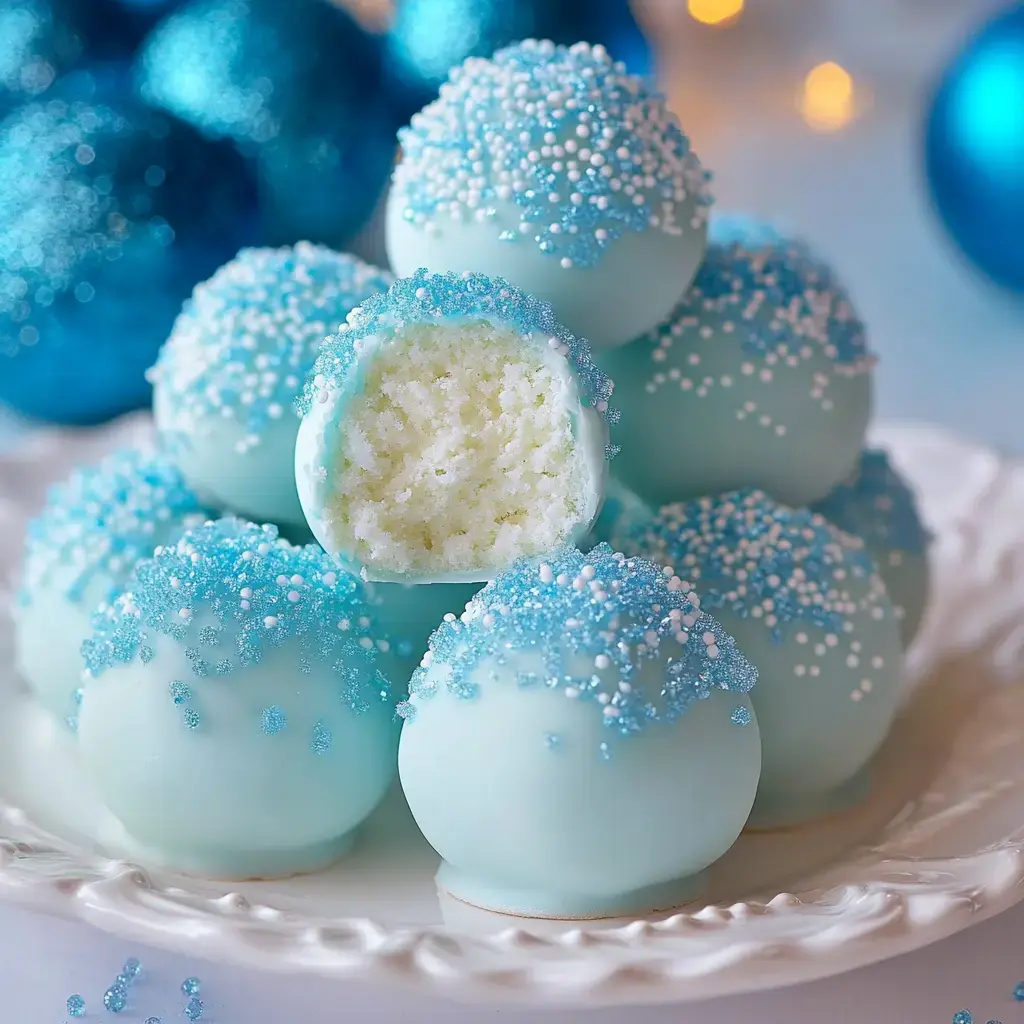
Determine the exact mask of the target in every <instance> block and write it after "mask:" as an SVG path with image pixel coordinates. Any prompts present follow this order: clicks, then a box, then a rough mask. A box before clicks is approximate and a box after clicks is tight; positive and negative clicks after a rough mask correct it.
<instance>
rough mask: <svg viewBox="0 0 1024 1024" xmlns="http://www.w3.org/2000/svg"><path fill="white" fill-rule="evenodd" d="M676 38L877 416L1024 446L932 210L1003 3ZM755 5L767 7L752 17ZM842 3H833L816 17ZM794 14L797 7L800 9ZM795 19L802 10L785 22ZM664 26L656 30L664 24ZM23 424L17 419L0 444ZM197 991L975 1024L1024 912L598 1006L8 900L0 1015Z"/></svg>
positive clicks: (372, 1008) (868, 6)
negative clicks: (833, 97) (849, 77)
mask: <svg viewBox="0 0 1024 1024" xmlns="http://www.w3.org/2000/svg"><path fill="white" fill-rule="evenodd" d="M651 5H652V7H654V8H656V9H657V11H660V15H659V17H660V19H661V23H662V26H661V29H660V30H659V37H660V38H666V39H667V40H668V42H667V44H666V46H667V49H668V51H669V52H668V54H667V56H666V62H665V66H666V67H667V69H668V71H667V81H668V82H669V88H670V91H671V94H672V96H673V101H674V103H675V105H676V107H677V109H679V110H680V112H681V113H682V115H683V119H684V127H686V128H687V130H688V131H689V132H690V133H691V135H692V136H693V138H694V140H695V142H696V145H697V148H698V151H699V152H700V153H701V155H702V156H703V158H704V159H705V161H706V163H707V164H708V165H709V166H711V167H712V168H713V169H714V170H715V172H716V187H715V191H716V194H717V196H718V198H719V201H720V203H721V205H723V206H727V207H730V208H733V209H746V210H752V211H755V212H758V213H761V214H771V215H773V216H775V217H778V218H781V219H782V220H783V221H784V223H786V224H787V225H789V226H792V227H793V228H795V229H796V230H798V231H800V232H801V233H802V234H804V235H805V236H807V237H808V238H809V239H810V240H811V241H812V242H813V243H814V244H815V245H817V247H818V248H819V249H820V250H821V251H823V252H824V253H825V254H826V255H827V256H828V257H829V258H830V259H832V260H833V261H834V262H835V263H836V264H837V265H838V266H839V267H840V269H841V271H842V273H843V276H844V277H845V279H846V281H847V283H848V284H849V286H850V288H851V291H852V293H853V295H854V298H855V299H856V301H857V303H858V306H859V308H860V310H861V312H862V314H863V316H864V317H865V319H866V320H867V322H868V324H869V326H870V328H871V331H872V337H873V340H874V344H875V347H876V349H877V350H878V351H879V352H880V354H881V355H882V359H883V362H882V365H881V367H880V371H879V412H880V414H881V415H883V416H885V417H887V418H916V419H928V420H932V421H936V422H941V423H944V424H946V425H947V426H951V427H953V428H955V429H957V430H959V431H961V432H962V433H965V434H968V435H971V436H973V437H976V438H978V439H980V440H983V441H987V442H988V443H990V444H993V445H996V446H998V447H1001V448H1003V449H1004V450H1007V451H1012V452H1015V453H1020V454H1024V417H1022V415H1021V403H1020V398H1019V397H1018V396H1019V392H1020V390H1021V387H1022V385H1024V302H1022V301H1021V300H1019V299H1013V298H1011V297H1010V296H1007V295H1005V294H1002V293H1000V292H998V291H996V290H994V289H992V288H990V287H988V286H987V285H986V284H985V283H984V282H983V281H981V280H980V279H979V278H978V277H976V276H975V275H973V274H972V273H971V272H970V271H969V270H967V269H966V268H965V267H963V266H962V265H961V264H960V262H959V260H958V259H957V257H956V256H955V253H954V252H953V250H952V248H951V247H950V245H949V244H948V242H947V240H946V239H945V237H944V235H943V234H942V231H941V229H940V228H939V227H938V225H937V224H936V223H935V221H934V219H933V217H932V216H931V212H930V210H929V208H928V205H927V200H926V196H925V192H924V189H923V187H922V184H921V182H922V176H921V167H920V157H919V152H920V137H921V130H922V127H921V126H922V114H923V110H924V109H925V104H926V97H927V90H928V87H929V83H930V82H931V81H932V80H933V78H934V76H935V74H936V73H937V71H938V69H939V68H940V67H941V64H942V61H943V60H944V59H945V58H946V56H948V54H949V53H950V52H951V50H952V49H954V48H955V46H956V41H957V39H958V38H960V37H961V36H962V34H963V32H964V31H965V30H966V27H967V26H969V25H971V24H972V23H973V22H976V21H977V20H978V18H979V17H980V16H981V14H983V13H984V11H985V10H986V9H990V8H991V7H992V6H993V3H992V2H990V0H961V2H960V3H957V2H955V0H950V2H943V0H836V2H835V3H834V4H833V5H831V7H830V8H828V5H817V4H814V3H810V2H808V3H796V2H794V0H748V8H750V11H748V16H745V17H744V19H743V20H741V22H740V23H739V24H738V25H737V26H736V27H735V28H732V29H729V30H726V31H718V32H711V31H708V30H698V29H695V28H693V27H689V28H687V27H686V17H685V15H684V14H682V13H681V11H682V7H683V0H651ZM755 8H756V10H755ZM825 8H828V10H829V11H830V13H823V11H824V10H825ZM793 11H802V12H804V13H802V14H796V15H794V14H793V13H792V12H793ZM787 12H789V13H787ZM663 30H664V31H663ZM829 59H832V60H837V61H839V62H840V63H842V64H843V65H844V66H846V67H847V68H848V69H849V70H850V71H851V72H852V73H853V75H854V78H855V82H856V84H857V87H858V95H859V96H860V98H861V100H862V101H863V100H870V102H869V103H868V102H866V103H865V104H864V107H865V109H864V111H863V113H862V116H861V117H860V118H858V119H857V120H856V121H855V122H854V123H853V124H852V125H850V126H849V127H848V128H846V129H845V130H843V131H841V132H838V133H835V134H828V135H823V134H820V133H815V132H812V131H810V130H809V129H808V128H807V127H806V126H805V125H803V123H802V121H801V120H800V117H799V116H798V114H797V113H796V111H795V106H794V104H793V96H794V95H795V93H796V92H797V91H798V89H799V85H800V81H801V79H802V76H803V74H804V73H805V71H806V70H807V69H808V68H810V67H811V66H813V65H814V64H816V63H818V62H819V61H823V60H829ZM14 432H15V428H14V425H11V428H10V430H9V431H8V438H10V437H11V436H12V435H13V433H14ZM128 955H137V956H139V957H140V958H141V959H143V960H144V962H145V964H146V973H145V977H144V980H143V981H142V982H141V983H140V985H139V986H138V987H137V988H136V990H135V991H134V993H133V1002H132V1005H131V1008H130V1010H129V1011H128V1012H127V1013H125V1014H122V1015H121V1016H120V1017H119V1018H114V1017H110V1016H109V1015H107V1014H105V1013H104V1012H103V1011H102V1008H101V996H102V992H103V989H104V988H105V986H106V984H107V983H108V982H109V980H110V979H112V978H113V976H114V975H115V974H116V973H117V971H118V969H119V966H120V964H121V963H122V962H123V960H124V958H125V957H126V956H128ZM187 974H197V975H199V976H200V977H201V978H202V979H203V982H204V995H205V998H206V1002H207V1007H208V1009H207V1014H206V1017H204V1020H207V1021H210V1022H213V1024H327V1022H331V1024H334V1022H338V1024H340V1022H350V1021H351V1022H362V1021H396V1022H397V1021H402V1022H404V1024H413V1022H416V1024H418V1022H423V1024H427V1022H429V1024H469V1022H477V1021H481V1022H489V1021H497V1022H501V1024H524V1022H527V1021H529V1022H531V1024H548V1022H554V1021H559V1022H566V1024H573V1022H577V1021H583V1020H586V1021H588V1022H593V1024H610V1022H612V1021H619V1020H626V1019H629V1020H630V1021H637V1022H638V1024H669V1022H672V1024H822V1022H831V1021H836V1022H840V1024H846V1022H850V1024H853V1022H860V1021H863V1022H869V1021H870V1022H871V1024H950V1022H951V1021H952V1017H953V1014H954V1012H955V1011H957V1010H958V1009H961V1008H964V1007H967V1008H970V1009H971V1010H972V1011H973V1013H974V1017H975V1021H976V1022H977V1024H986V1022H987V1021H989V1020H999V1021H1003V1022H1004V1024H1014V1022H1024V1004H1016V1003H1014V1001H1013V998H1012V990H1013V987H1014V985H1015V984H1016V983H1017V982H1018V981H1022V980H1024V907H1022V908H1019V909H1017V910H1014V911H1010V912H1008V913H1006V914H1004V915H1002V916H1001V917H1000V918H997V919H996V920H994V921H991V922H988V923H986V924H983V925H980V926H978V927H977V928H976V929H972V930H970V931H968V932H965V933H962V934H960V935H958V936H955V937H954V938H952V939H950V940H947V941H946V942H943V943H940V944H938V945H937V946H934V947H932V948H930V949H926V950H921V951H919V952H917V953H913V954H910V955H908V956H905V957H902V958H899V959H897V960H893V961H890V962H888V963H886V964H881V965H878V966H875V967H872V968H866V969H864V970H861V971H856V972H853V973H851V974H847V975H845V976H842V977H839V978H836V979H832V980H830V981H823V982H818V983H815V984H812V985H807V986H803V987H801V988H798V989H791V990H783V991H779V992H774V993H767V994H759V995H754V996H745V997H733V998H729V999H723V1000H718V1001H715V1002H712V1003H705V1004H698V1005H694V1006H683V1007H671V1008H662V1009H658V1008H649V1009H642V1010H636V1011H632V1010H631V1011H629V1012H628V1013H626V1012H624V1011H622V1010H607V1011H592V1012H590V1013H585V1012H576V1011H569V1010H558V1011H552V1012H548V1013H539V1012H538V1013H532V1014H531V1013H526V1012H524V1011H520V1010H511V1009H498V1008H493V1007H461V1006H458V1005H455V1004H450V1003H446V1002H443V1001H440V1000H437V999H434V998H433V997H431V998H424V996H423V995H421V994H410V993H402V992H399V991H394V990H388V991H384V990H372V989H368V988H364V987H361V986H357V985H337V984H327V983H321V982H317V981H313V980H289V979H283V978H278V977H275V976H259V975H255V974H252V973H248V972H242V971H237V970H233V969H229V968H222V967H219V966H215V965H208V964H204V963H201V962H189V961H188V960H186V959H183V958H180V957H172V956H167V955H164V954H162V953H159V952H157V951H152V950H146V949H142V948H140V947H137V946H132V945H129V944H126V943H124V942H121V941H119V940H116V939H112V938H110V937H108V936H105V935H101V934H99V933H97V932H93V931H91V930H90V929H88V928H86V927H85V926H83V925H78V924H72V923H68V922H63V921H57V920H53V919H49V918H44V917H40V916H36V915H33V914H30V913H28V912H26V911H24V910H20V909H15V908H10V907H4V908H0V1024H57V1022H62V1021H64V1020H66V1019H67V1018H66V1014H65V1011H64V1001H65V999H66V997H67V996H68V995H69V994H71V993H72V992H81V993H82V995H83V996H85V997H86V1000H87V1003H88V1005H89V1007H90V1010H91V1012H90V1014H89V1016H88V1017H87V1018H86V1020H96V1019H99V1018H103V1019H106V1020H110V1021H113V1020H121V1021H125V1022H136V1021H142V1020H144V1019H145V1018H146V1017H147V1016H149V1015H151V1014H155V1015H158V1016H161V1017H162V1018H163V1019H164V1021H165V1022H168V1021H181V1020H183V1019H184V1018H183V1017H181V1016H180V1013H181V1009H182V1007H183V1005H184V1002H185V1000H184V998H183V997H181V996H180V995H179V994H177V988H178V985H179V984H180V981H181V979H182V978H184V977H185V976H186V975H187Z"/></svg>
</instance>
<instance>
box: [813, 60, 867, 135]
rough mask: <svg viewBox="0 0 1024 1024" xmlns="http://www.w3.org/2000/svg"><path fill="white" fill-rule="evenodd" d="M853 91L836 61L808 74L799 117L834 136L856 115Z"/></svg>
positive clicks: (845, 73)
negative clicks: (833, 133)
mask: <svg viewBox="0 0 1024 1024" xmlns="http://www.w3.org/2000/svg"><path fill="white" fill-rule="evenodd" d="M853 101H854V88H853V79H852V78H851V77H850V73H849V72H848V71H847V70H846V69H845V68H842V67H840V66H839V65H838V64H836V63H835V62H834V61H826V62H825V63H824V64H818V65H817V66H816V67H813V68H811V70H810V71H808V72H807V77H806V78H805V79H804V84H803V90H802V92H801V94H800V104H799V105H800V113H801V114H802V115H803V118H804V120H805V121H806V122H807V123H808V124H809V125H810V126H811V127H812V128H814V129H815V130H816V131H822V132H834V131H838V130H839V129H840V128H843V127H844V126H845V125H847V124H848V123H849V122H850V121H851V120H852V119H853V115H854V102H853Z"/></svg>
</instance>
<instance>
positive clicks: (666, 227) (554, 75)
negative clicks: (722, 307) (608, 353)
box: [386, 40, 711, 348]
mask: <svg viewBox="0 0 1024 1024" xmlns="http://www.w3.org/2000/svg"><path fill="white" fill-rule="evenodd" d="M399 138H400V141H401V145H402V162H401V163H400V164H399V165H398V167H397V169H396V170H395V173H394V178H393V182H392V189H391V193H390V195H389V199H388V208H387V217H386V226H387V247H388V258H389V260H390V262H391V266H392V267H393V268H394V269H395V272H396V273H398V274H410V273H412V271H413V270H415V269H416V268H417V267H421V266H425V267H429V268H430V269H431V270H456V271H461V270H472V271H479V272H481V273H485V274H491V275H497V276H501V277H504V278H507V279H508V280H509V281H511V282H512V283H513V284H515V285H518V286H519V287H520V288H522V289H523V290H524V291H527V292H529V293H530V294H532V295H536V296H537V297H538V298H540V299H544V300H545V301H547V302H550V303H551V305H552V306H553V308H554V310H555V314H556V315H557V316H558V318H559V320H561V321H562V322H563V323H564V324H565V325H566V327H568V328H569V330H571V331H572V332H573V333H575V334H578V335H580V336H582V337H585V338H587V339H588V340H589V341H590V343H591V344H592V345H594V346H595V347H596V348H606V347H610V346H614V345H622V344H624V343H625V342H627V341H629V340H631V339H632V338H635V337H636V336H637V335H638V334H641V333H642V332H644V331H647V330H651V329H652V328H654V327H656V326H657V324H658V323H659V322H660V321H661V320H662V319H663V318H664V317H666V316H667V315H668V314H669V312H670V311H671V309H672V307H673V306H674V305H675V303H676V302H677V301H678V299H679V297H680V296H681V295H682V294H683V292H685V291H686V288H687V286H688V285H689V283H690V281H691V280H692V279H693V275H694V274H695V273H696V271H697V267H698V266H699V265H700V261H701V258H702V257H703V255H704V246H705V240H706V235H707V212H708V207H709V206H710V204H711V198H710V195H709V193H708V175H707V174H706V173H705V171H704V170H703V169H702V167H701V165H700V161H699V160H698V159H697V157H696V155H695V154H694V152H693V150H692V149H691V148H690V142H689V139H688V138H687V137H686V135H685V134H684V133H683V131H682V130H681V129H680V127H679V122H678V121H677V119H676V117H675V115H674V114H672V113H671V112H670V111H669V110H668V109H667V107H666V105H665V98H664V96H662V95H660V94H658V93H655V92H652V91H651V90H650V87H649V85H648V83H647V82H646V81H645V80H644V79H642V78H639V77H637V76H635V75H630V74H627V73H626V69H625V67H624V65H622V64H617V63H614V62H613V61H612V59H611V57H609V55H608V53H607V51H606V50H605V49H604V47H602V46H590V45H588V44H586V43H578V44H576V45H575V46H572V47H565V46H555V45H554V43H551V42H538V41H536V40H526V41H525V42H522V43H517V44H516V45H514V46H510V47H508V48H507V49H504V50H499V51H498V52H497V53H496V54H495V55H494V56H493V57H492V58H491V59H489V60H485V59H482V58H478V57H475V58H470V59H469V60H467V61H465V62H464V63H463V64H461V65H459V66H458V67H456V68H455V69H453V70H452V72H451V74H450V77H449V80H448V83H447V84H446V85H444V86H442V88H441V93H440V96H439V97H438V98H437V99H436V100H435V101H434V102H433V103H431V104H430V105H429V106H427V107H426V108H425V109H424V110H423V111H421V112H420V113H419V114H417V115H415V116H414V117H413V119H412V123H411V125H410V126H409V127H408V128H405V129H404V130H402V131H401V132H400V133H399Z"/></svg>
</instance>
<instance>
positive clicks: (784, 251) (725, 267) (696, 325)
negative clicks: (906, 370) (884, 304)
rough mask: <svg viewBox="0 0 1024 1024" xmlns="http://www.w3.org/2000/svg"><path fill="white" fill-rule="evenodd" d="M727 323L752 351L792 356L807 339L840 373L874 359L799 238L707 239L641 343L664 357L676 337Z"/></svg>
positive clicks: (842, 297)
mask: <svg viewBox="0 0 1024 1024" xmlns="http://www.w3.org/2000/svg"><path fill="white" fill-rule="evenodd" d="M729 324H731V325H732V328H733V329H735V330H736V337H737V338H738V339H739V340H740V343H741V344H742V346H743V349H744V350H745V351H746V352H747V353H749V354H750V355H751V356H754V357H763V356H766V355H782V354H785V353H790V354H792V353H794V352H797V351H799V349H800V348H801V347H803V346H804V345H811V346H812V347H816V348H817V349H818V350H820V351H822V352H824V353H825V354H826V356H827V357H828V358H829V359H830V361H831V363H832V365H833V366H834V367H842V368H843V371H844V373H866V372H868V371H869V370H871V369H872V368H873V367H874V365H875V358H874V356H873V355H872V354H871V353H870V351H869V349H868V345H867V334H866V332H865V329H864V325H863V323H861V321H860V320H859V319H858V318H857V316H856V315H855V313H854V311H853V308H852V306H851V305H850V301H849V298H848V297H847V295H846V293H845V291H844V290H843V289H842V287H841V286H840V285H839V284H838V282H837V281H836V280H835V279H834V276H833V275H832V273H831V271H830V270H829V269H828V268H827V267H826V266H824V264H822V263H821V261H820V260H818V259H817V258H815V257H814V256H812V255H811V254H810V253H809V252H808V251H807V249H806V248H804V247H803V246H802V245H800V244H799V243H796V242H787V243H784V244H778V245H766V246H763V247H761V246H759V247H756V248H754V247H751V248H747V247H745V246H743V245H740V244H738V243H733V244H729V245H720V244H716V243H712V244H710V245H709V246H708V248H707V253H706V255H705V259H704V263H703V264H702V266H701V268H700V270H699V271H698V272H697V276H696V278H695V279H694V282H693V284H692V285H691V287H690V289H689V291H687V293H686V295H685V296H684V297H683V299H682V300H681V301H680V302H679V304H678V305H677V306H676V308H675V309H674V310H673V312H672V313H671V314H670V315H669V317H668V318H667V319H666V320H665V321H664V322H663V323H662V324H660V325H659V326H658V327H657V328H655V329H654V330H653V331H651V332H650V333H649V334H647V335H646V336H645V341H644V343H645V345H648V346H653V347H654V348H655V349H657V348H661V349H662V350H663V355H662V362H664V355H665V353H667V354H669V355H671V352H672V347H673V345H674V342H675V341H676V340H677V339H684V338H686V336H687V335H696V334H699V333H700V332H701V331H703V330H704V329H705V328H711V329H712V330H720V329H722V328H723V327H726V326H727V325H729ZM684 347H685V346H684ZM787 366H788V364H787V363H786V362H785V360H782V359H780V360H779V361H778V362H776V363H775V369H776V372H778V373H784V372H786V369H787Z"/></svg>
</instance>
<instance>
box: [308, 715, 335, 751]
mask: <svg viewBox="0 0 1024 1024" xmlns="http://www.w3.org/2000/svg"><path fill="white" fill-rule="evenodd" d="M332 742H333V737H332V736H331V730H330V729H328V728H327V726H326V725H324V723H323V722H322V721H318V722H317V723H316V725H314V726H313V739H312V741H311V742H310V744H309V749H310V750H312V751H313V753H314V754H326V753H327V751H328V750H330V749H331V743H332Z"/></svg>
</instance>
